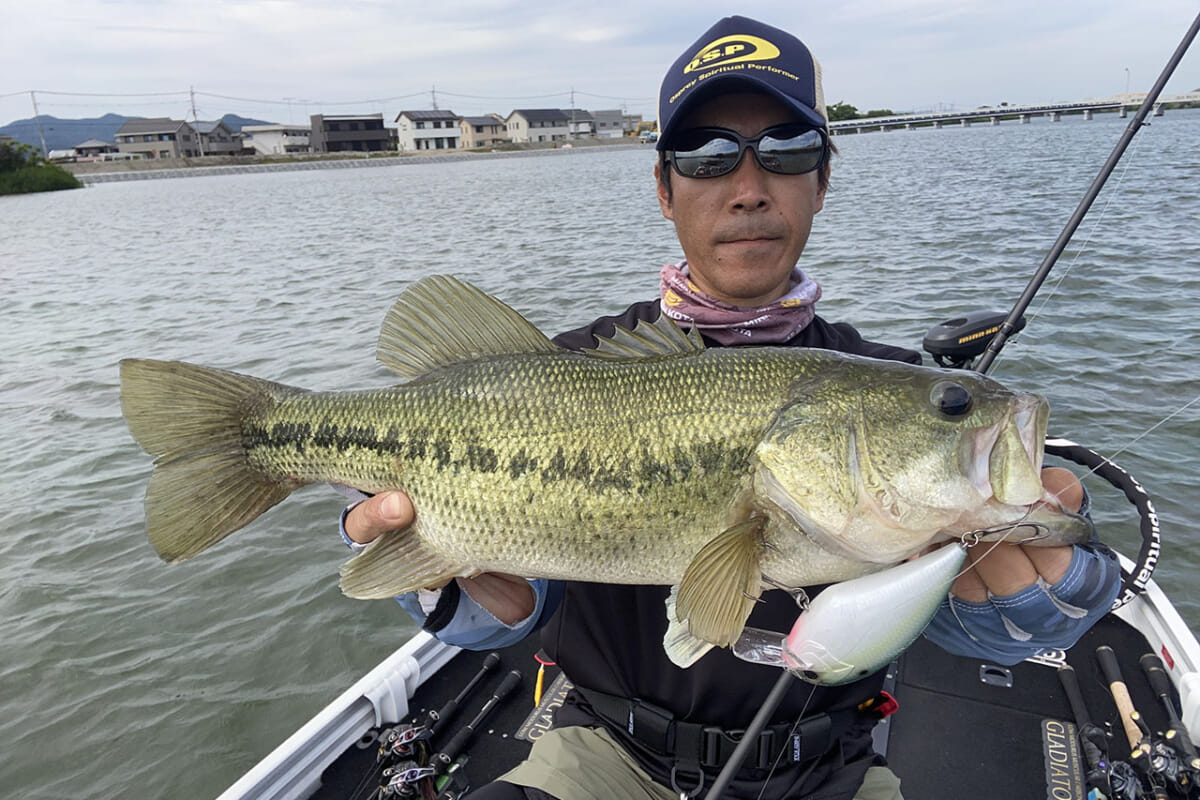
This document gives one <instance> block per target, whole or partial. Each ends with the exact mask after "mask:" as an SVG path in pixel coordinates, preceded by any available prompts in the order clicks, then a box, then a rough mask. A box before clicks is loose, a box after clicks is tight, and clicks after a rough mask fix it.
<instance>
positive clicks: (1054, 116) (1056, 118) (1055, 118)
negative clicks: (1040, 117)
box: [1050, 111, 1062, 122]
mask: <svg viewBox="0 0 1200 800" xmlns="http://www.w3.org/2000/svg"><path fill="white" fill-rule="evenodd" d="M1050 121H1051V122H1062V112H1061V111H1051V112H1050Z"/></svg>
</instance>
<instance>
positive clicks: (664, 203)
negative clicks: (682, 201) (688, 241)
mask: <svg viewBox="0 0 1200 800" xmlns="http://www.w3.org/2000/svg"><path fill="white" fill-rule="evenodd" d="M663 169H664V167H663V164H662V162H659V163H657V164H655V165H654V183H655V185H656V186H657V187H658V207H659V208H661V209H662V215H663V216H664V217H666V218H667V219H669V220H670V221H671V222H674V221H675V211H674V210H673V209H672V208H671V189H670V187H669V186H668V185H667V182H666V177H667V176H665V175H663V173H662V171H663ZM666 169H670V167H666Z"/></svg>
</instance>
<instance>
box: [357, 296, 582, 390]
mask: <svg viewBox="0 0 1200 800" xmlns="http://www.w3.org/2000/svg"><path fill="white" fill-rule="evenodd" d="M561 351H562V349H561V348H560V347H558V346H557V345H555V344H554V343H553V342H551V341H550V340H549V339H548V338H546V335H545V334H544V333H542V332H541V331H539V330H538V329H537V328H536V327H534V325H533V323H531V322H530V321H529V320H527V319H525V318H524V317H522V316H521V315H520V314H519V313H517V312H516V311H514V310H513V309H512V308H509V307H508V306H506V305H505V304H504V303H501V302H500V301H499V300H497V299H496V298H494V297H492V296H490V295H488V294H486V293H484V292H483V291H481V290H479V289H477V288H475V287H474V286H472V285H471V284H469V283H465V282H464V281H460V280H458V279H457V278H452V277H450V276H448V275H431V276H429V277H427V278H422V279H421V280H419V281H417V282H416V283H414V284H413V285H412V286H410V287H408V288H407V289H405V290H404V293H403V294H401V295H400V297H399V298H397V299H396V302H395V303H393V304H392V307H391V308H390V309H388V313H387V316H386V317H385V318H384V320H383V328H382V329H381V330H380V332H379V346H378V348H377V349H376V353H375V357H376V358H378V359H379V362H380V363H381V364H383V365H384V366H385V367H387V368H388V369H390V370H391V371H392V372H395V373H396V374H397V375H400V376H401V377H403V378H415V377H417V376H418V375H424V374H425V373H427V372H429V371H431V370H434V369H437V368H438V367H445V366H447V365H449V364H457V363H460V362H463V361H475V360H477V359H481V358H488V357H492V356H507V355H515V354H517V353H558V352H561Z"/></svg>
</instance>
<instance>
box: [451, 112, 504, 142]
mask: <svg viewBox="0 0 1200 800" xmlns="http://www.w3.org/2000/svg"><path fill="white" fill-rule="evenodd" d="M458 130H459V132H460V133H461V134H462V139H461V144H460V146H461V147H494V146H495V145H498V144H504V143H505V142H507V141H508V136H507V135H506V132H505V130H504V118H503V117H500V116H497V115H495V114H489V115H488V116H486V117H463V118H462V119H460V120H459V121H458Z"/></svg>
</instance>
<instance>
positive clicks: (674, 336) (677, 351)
mask: <svg viewBox="0 0 1200 800" xmlns="http://www.w3.org/2000/svg"><path fill="white" fill-rule="evenodd" d="M596 341H598V342H599V345H597V346H596V349H595V350H586V351H584V352H585V353H586V354H587V355H589V356H594V357H596V358H608V359H613V360H620V359H629V358H649V357H652V356H682V355H691V354H694V353H700V352H703V351H704V349H705V348H704V340H703V339H701V338H700V332H699V331H697V330H696V328H695V327H691V328H689V329H687V330H686V331H685V330H684V329H683V328H680V327H679V326H678V325H676V324H675V323H674V322H673V321H672V320H671V318H670V317H668V316H667V315H666V314H662V315H660V316H659V318H658V319H656V320H655V321H654V322H647V321H646V320H644V319H643V320H639V321H638V324H637V325H635V326H634V327H633V330H632V331H630V330H626V329H625V328H617V329H616V332H615V333H614V334H613V335H612V336H610V337H604V336H597V337H596Z"/></svg>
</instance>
